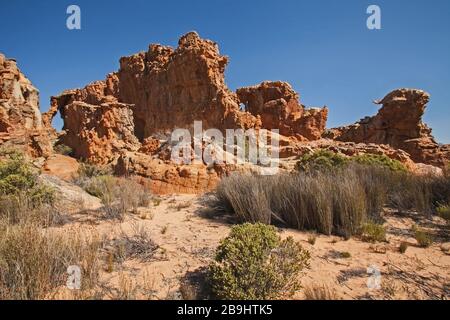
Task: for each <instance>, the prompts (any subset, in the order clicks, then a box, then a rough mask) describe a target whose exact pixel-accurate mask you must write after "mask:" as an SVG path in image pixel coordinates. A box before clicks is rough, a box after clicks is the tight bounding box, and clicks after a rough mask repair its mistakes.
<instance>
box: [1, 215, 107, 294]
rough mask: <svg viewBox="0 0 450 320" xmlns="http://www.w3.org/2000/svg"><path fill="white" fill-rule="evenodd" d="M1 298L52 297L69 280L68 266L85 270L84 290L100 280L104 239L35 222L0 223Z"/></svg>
mask: <svg viewBox="0 0 450 320" xmlns="http://www.w3.org/2000/svg"><path fill="white" fill-rule="evenodd" d="M0 229H1V230H0V299H21V300H22V299H24V300H28V299H33V300H34V299H44V298H46V299H48V298H51V296H52V294H55V293H56V291H55V290H56V288H58V287H59V286H64V285H65V284H66V281H67V277H68V274H67V268H68V267H69V266H71V265H77V266H79V267H80V268H81V270H82V275H83V277H82V290H88V289H90V288H92V287H93V286H94V285H95V283H96V279H97V273H98V266H99V265H98V257H99V249H100V247H101V242H100V241H99V240H98V239H97V238H96V237H82V236H80V235H79V234H75V233H73V232H70V233H67V232H54V231H44V230H41V229H40V227H39V226H36V225H33V224H20V225H7V224H3V225H1V226H0Z"/></svg>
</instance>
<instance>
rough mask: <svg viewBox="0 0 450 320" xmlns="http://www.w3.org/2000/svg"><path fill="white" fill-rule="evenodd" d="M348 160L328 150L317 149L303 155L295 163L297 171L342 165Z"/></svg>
mask: <svg viewBox="0 0 450 320" xmlns="http://www.w3.org/2000/svg"><path fill="white" fill-rule="evenodd" d="M347 162H348V158H347V157H346V156H344V155H341V154H339V153H335V152H332V151H329V150H324V149H321V150H317V151H315V152H314V153H308V154H305V155H303V156H302V157H301V158H300V160H299V161H298V162H297V163H296V165H295V168H296V170H298V171H310V170H324V169H332V168H337V167H342V166H343V165H345V164H346V163H347Z"/></svg>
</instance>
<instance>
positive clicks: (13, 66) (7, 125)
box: [0, 53, 56, 157]
mask: <svg viewBox="0 0 450 320" xmlns="http://www.w3.org/2000/svg"><path fill="white" fill-rule="evenodd" d="M55 137H56V135H55V131H54V130H53V129H52V128H51V127H47V126H44V125H43V121H42V115H41V112H40V110H39V91H38V90H37V89H36V88H35V87H34V86H33V85H32V84H31V82H30V80H28V79H27V78H26V77H25V75H24V74H23V73H22V72H20V70H19V68H18V67H17V63H16V61H15V60H14V59H7V58H6V57H5V56H4V55H3V54H1V53H0V145H1V146H3V147H15V148H17V149H22V150H23V151H24V152H26V153H28V154H30V155H32V156H34V157H42V156H43V157H48V156H49V155H50V154H51V153H52V150H53V146H52V139H54V138H55Z"/></svg>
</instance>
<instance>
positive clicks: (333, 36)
mask: <svg viewBox="0 0 450 320" xmlns="http://www.w3.org/2000/svg"><path fill="white" fill-rule="evenodd" d="M70 4H77V5H79V6H80V7H81V14H82V30H79V31H70V30H68V29H67V28H66V19H67V14H66V8H67V7H68V6H69V5H70ZM370 4H377V5H379V6H380V7H381V12H382V30H375V31H370V30H368V29H367V27H366V19H367V17H368V15H367V14H366V9H367V7H368V6H369V5H370ZM0 8H1V10H0V30H1V32H2V36H1V41H0V52H3V53H4V54H6V55H7V56H8V57H14V58H16V59H17V60H18V62H19V66H20V68H21V69H22V71H23V72H24V73H25V74H26V75H27V76H28V77H29V78H30V79H31V81H32V82H33V83H34V85H35V86H36V87H37V88H39V89H40V92H41V108H42V109H43V110H47V108H48V105H49V97H50V96H51V95H57V94H58V93H60V92H61V91H63V90H64V89H71V88H76V87H82V86H84V85H86V84H87V83H89V82H91V81H94V80H101V79H104V77H105V75H106V74H107V73H109V72H112V71H115V70H117V69H118V60H119V58H120V57H121V56H124V55H129V54H132V53H135V52H138V51H142V50H146V49H147V47H148V44H150V43H162V44H166V45H172V46H175V45H176V43H177V41H178V38H179V36H181V35H182V34H184V33H186V32H188V31H191V30H196V31H198V32H199V33H200V35H201V36H202V37H205V38H209V39H212V40H214V41H216V42H218V43H219V45H220V49H221V52H222V53H223V54H225V55H228V56H230V58H231V60H230V64H229V67H228V69H227V73H226V82H227V84H228V86H229V87H230V88H231V89H233V90H234V89H236V88H238V87H242V86H247V85H253V84H257V83H260V82H262V81H264V80H283V81H288V82H290V83H291V84H292V85H293V87H294V88H295V89H296V90H297V91H298V92H299V93H300V96H301V101H302V103H304V104H306V105H308V106H323V105H327V106H328V107H329V108H330V115H329V121H328V127H334V126H338V125H344V124H350V123H353V122H355V121H357V120H358V119H360V118H362V117H364V116H366V115H372V114H375V113H376V111H377V107H376V106H375V105H373V104H372V102H371V101H372V100H373V99H377V98H382V97H383V96H384V95H385V94H387V93H388V92H390V91H391V90H393V89H396V88H399V87H414V88H420V89H424V90H426V91H428V92H430V93H431V102H430V104H429V108H428V110H427V113H426V116H425V121H426V122H427V123H428V124H429V125H430V126H431V127H432V128H433V133H434V135H435V136H436V137H437V140H438V141H439V142H443V143H450V130H449V125H450V58H449V57H450V1H448V0H433V1H425V0H389V1H384V0H383V1H381V0H372V1H366V0H345V1H335V0H316V1H312V0H308V1H301V0H292V1H283V0H279V1H273V0H272V1H265V0H247V1H246V0H231V1H225V0H221V1H219V0H191V1H186V0H184V1H181V0H180V1H175V0H172V1H150V0H147V1H144V0H127V1H106V0H101V1H100V0H90V1H84V0H72V1H64V0H54V1H51V0H41V1H26V0H14V1H11V0H0ZM55 126H56V127H58V128H60V127H61V120H60V119H59V117H58V119H56V120H55Z"/></svg>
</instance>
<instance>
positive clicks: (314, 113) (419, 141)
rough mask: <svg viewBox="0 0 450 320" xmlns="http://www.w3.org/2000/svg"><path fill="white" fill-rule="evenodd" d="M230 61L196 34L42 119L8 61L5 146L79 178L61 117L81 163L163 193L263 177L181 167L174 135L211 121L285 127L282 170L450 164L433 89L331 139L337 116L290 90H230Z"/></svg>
mask: <svg viewBox="0 0 450 320" xmlns="http://www.w3.org/2000/svg"><path fill="white" fill-rule="evenodd" d="M227 63H228V58H227V57H225V56H222V55H221V54H220V52H219V49H218V46H217V44H216V43H214V42H212V41H210V40H204V39H201V38H200V37H199V35H198V34H197V33H195V32H190V33H188V34H186V35H184V36H183V37H181V39H180V40H179V43H178V47H177V48H175V49H173V48H170V47H166V46H162V45H159V44H154V45H150V46H149V49H148V51H147V52H140V53H138V54H135V55H131V56H129V57H123V58H121V59H120V68H119V70H118V71H117V72H114V73H110V74H108V75H107V77H106V79H105V80H103V81H96V82H93V83H91V84H89V85H87V86H86V87H84V88H82V89H74V90H67V91H64V92H63V93H62V94H60V95H59V96H55V97H52V98H51V105H50V109H49V111H48V112H47V113H44V114H42V115H41V113H40V111H39V103H38V94H39V93H38V91H37V89H36V88H34V87H33V86H32V84H31V83H30V81H29V80H27V79H26V78H25V76H24V75H23V74H22V73H21V72H20V71H19V69H18V68H17V66H16V63H15V61H14V60H12V59H6V58H5V57H4V56H3V55H0V145H2V146H4V145H6V146H7V145H13V146H15V147H17V146H21V147H23V149H24V150H25V151H27V152H28V153H29V154H30V155H32V156H34V157H45V158H46V159H45V160H40V162H39V163H41V164H42V166H43V167H42V168H43V171H44V172H46V173H48V174H52V175H55V176H58V177H60V178H62V179H70V177H71V176H72V175H73V174H74V172H76V168H77V163H76V161H75V160H74V159H72V158H68V157H65V156H59V155H54V154H53V150H52V148H53V142H54V141H55V140H56V132H55V130H54V129H52V128H51V123H52V119H53V118H54V116H55V115H56V114H57V113H58V112H59V113H60V114H61V117H62V119H63V121H64V127H63V131H62V133H61V134H60V135H59V141H58V142H59V143H61V144H65V145H67V146H68V147H70V148H71V149H72V150H73V152H72V154H73V156H74V157H75V158H78V159H83V160H86V161H88V162H90V163H94V164H101V165H104V164H109V165H111V166H112V167H113V168H114V170H115V171H116V173H117V174H123V175H128V174H130V175H139V176H141V177H143V179H146V178H148V179H150V180H151V188H152V190H153V191H154V192H157V193H173V192H183V193H198V192H204V191H208V190H211V189H213V188H214V187H215V185H216V184H217V182H218V181H219V180H220V179H221V178H222V177H223V176H226V175H229V174H230V173H232V172H235V171H243V172H258V170H260V169H262V168H260V167H258V166H253V165H250V164H246V165H236V164H230V163H227V164H220V165H219V164H217V163H216V164H214V165H209V166H207V165H206V164H204V163H199V164H190V165H183V164H179V163H175V162H173V161H172V160H171V152H172V149H173V147H174V146H175V145H176V144H177V143H178V142H177V141H171V140H170V134H171V132H172V131H173V130H174V129H175V128H187V129H192V125H193V124H194V121H202V127H203V130H206V129H211V128H215V129H219V130H221V131H222V132H223V131H225V129H236V128H243V129H250V128H251V129H256V131H258V130H259V129H269V130H270V129H279V134H278V135H276V136H277V137H278V139H279V143H280V144H279V148H278V150H277V151H278V152H279V155H280V158H282V159H284V160H282V161H281V162H282V163H281V164H280V166H281V168H282V169H289V167H290V166H291V164H292V163H293V162H295V161H296V158H298V157H299V156H301V155H303V154H305V153H306V152H312V151H313V150H316V149H328V150H332V151H335V152H340V153H343V154H346V155H348V156H352V155H355V154H361V153H372V154H384V155H387V156H388V157H390V158H392V159H396V160H399V161H401V162H402V163H404V164H405V165H406V166H407V167H408V168H409V169H410V170H412V171H414V172H417V173H428V172H434V173H437V172H438V171H439V170H440V169H436V168H435V167H431V166H429V165H433V166H437V167H441V168H442V167H444V165H445V164H446V163H447V161H449V160H450V146H449V145H439V144H437V143H436V141H435V140H434V138H433V136H432V135H431V129H429V128H428V127H427V126H426V125H425V124H424V123H423V122H422V116H423V114H424V111H425V108H426V104H427V103H428V101H429V99H430V96H429V94H427V93H426V92H424V91H421V90H415V89H399V90H395V91H393V92H391V93H390V94H388V95H387V96H386V97H385V98H384V99H382V100H381V101H377V102H376V103H377V104H381V105H382V107H381V109H380V110H379V112H378V114H377V115H375V116H373V117H367V118H365V119H363V120H361V121H360V122H358V123H356V124H354V125H350V126H346V127H341V128H334V129H329V130H327V131H325V127H326V121H327V116H328V109H327V108H326V107H323V108H310V109H307V108H306V107H305V106H304V105H302V104H301V103H300V101H299V94H298V93H296V92H295V91H294V90H293V88H292V87H291V86H290V85H289V84H288V83H286V82H280V81H276V82H270V81H265V82H262V83H261V84H259V85H256V86H251V87H244V88H240V89H238V90H237V91H236V92H235V93H234V92H232V91H230V90H229V89H228V88H227V86H226V85H225V79H224V73H225V67H226V65H227ZM272 137H274V136H272ZM202 148H205V143H202ZM216 152H218V153H221V152H224V151H223V150H222V149H217V150H216ZM227 156H231V158H233V157H234V158H235V155H234V154H233V155H231V154H227ZM40 159H42V158H40ZM291 162H292V163H291ZM419 163H423V164H419Z"/></svg>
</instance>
